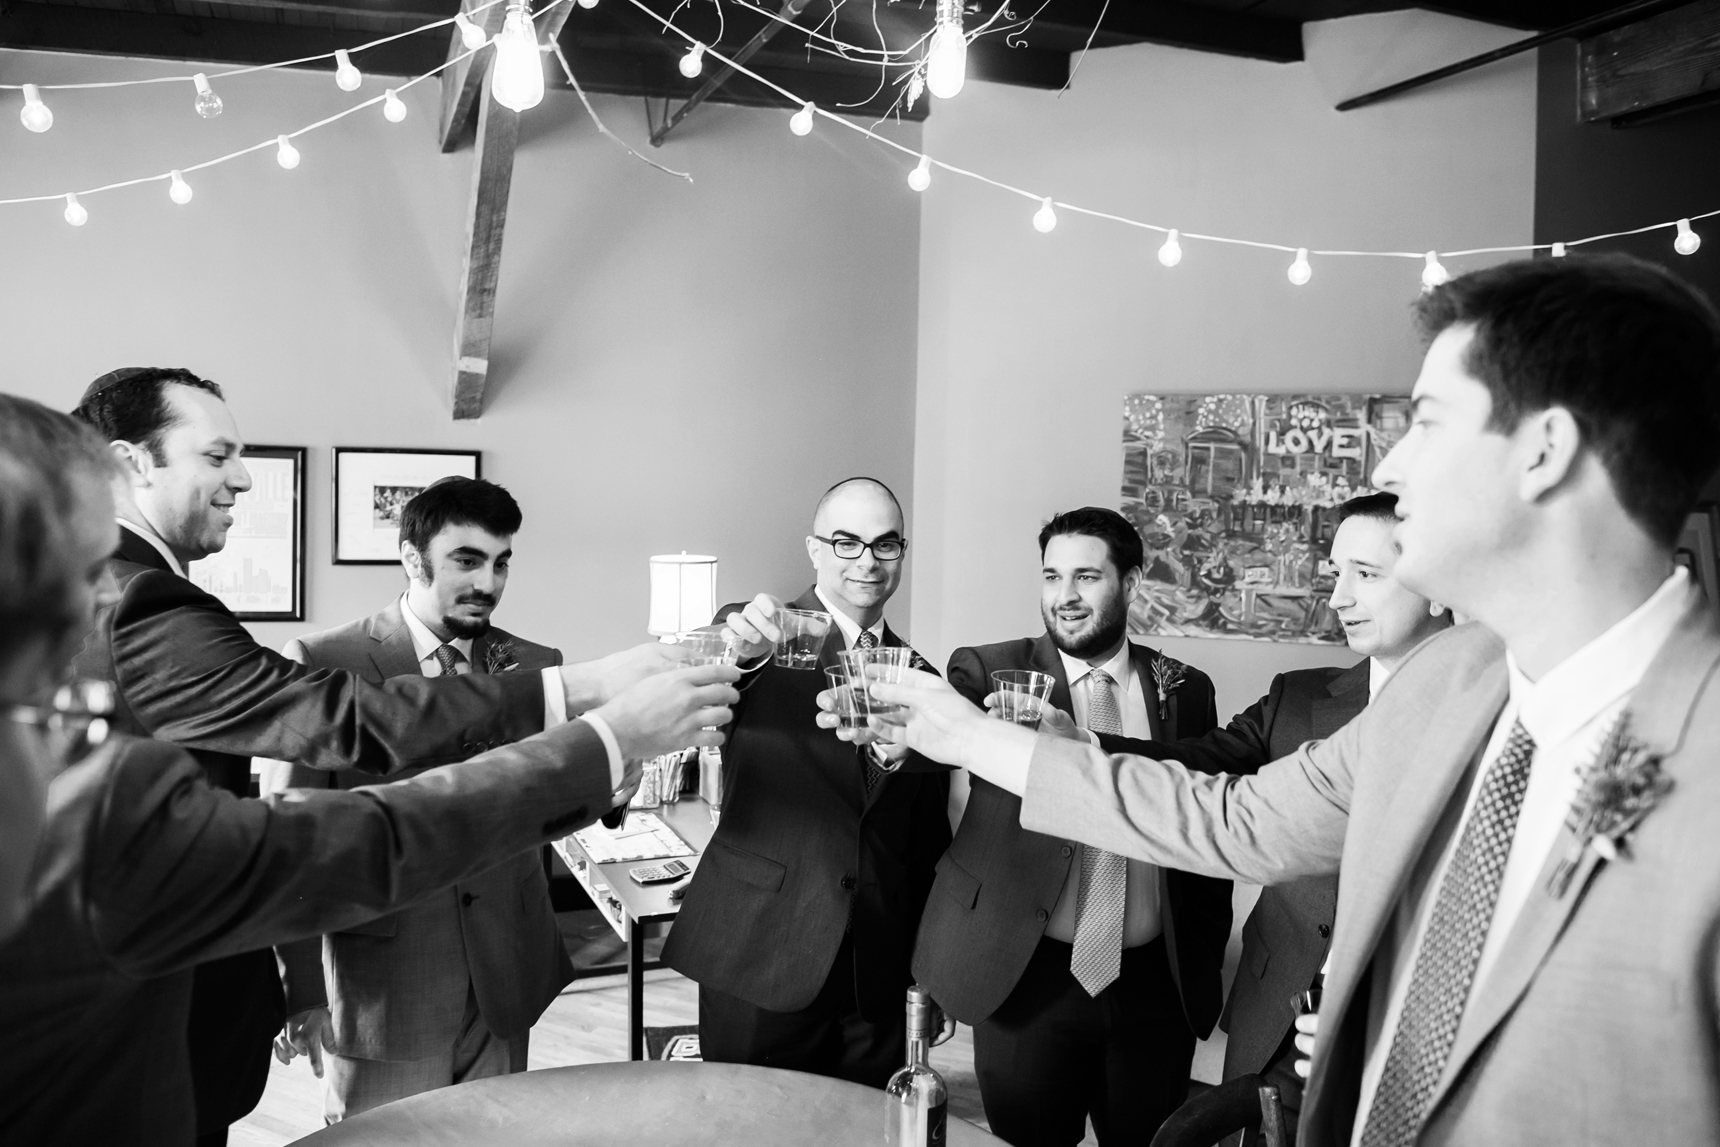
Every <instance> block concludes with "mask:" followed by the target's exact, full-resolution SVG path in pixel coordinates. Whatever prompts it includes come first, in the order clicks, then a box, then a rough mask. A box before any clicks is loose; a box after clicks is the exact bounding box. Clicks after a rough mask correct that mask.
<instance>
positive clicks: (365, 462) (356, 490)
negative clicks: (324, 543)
mask: <svg viewBox="0 0 1720 1147" xmlns="http://www.w3.org/2000/svg"><path fill="white" fill-rule="evenodd" d="M455 475H457V476H459V477H462V478H478V477H482V474H480V472H479V457H478V451H476V450H396V449H387V448H383V447H359V446H336V447H335V448H334V564H335V565H337V566H349V565H358V566H375V565H393V564H394V563H395V562H398V561H399V560H400V511H401V508H402V507H404V506H405V505H406V503H407V502H410V501H411V500H412V499H413V497H414V496H416V495H417V494H418V492H419V491H420V490H422V489H424V487H426V486H428V485H429V484H430V483H432V482H434V481H436V479H438V478H447V477H450V476H455Z"/></svg>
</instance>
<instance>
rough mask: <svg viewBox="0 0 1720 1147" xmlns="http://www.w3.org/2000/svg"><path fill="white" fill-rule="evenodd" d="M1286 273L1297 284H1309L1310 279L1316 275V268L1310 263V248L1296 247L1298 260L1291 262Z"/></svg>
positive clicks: (1301, 285)
mask: <svg viewBox="0 0 1720 1147" xmlns="http://www.w3.org/2000/svg"><path fill="white" fill-rule="evenodd" d="M1285 275H1286V276H1288V277H1289V279H1290V281H1291V282H1292V283H1294V284H1295V285H1296V286H1298V287H1303V286H1307V284H1308V280H1309V279H1311V278H1313V277H1314V268H1312V267H1310V266H1309V265H1308V248H1306V247H1298V248H1296V261H1295V262H1294V263H1291V264H1290V269H1289V270H1288V271H1286V272H1285Z"/></svg>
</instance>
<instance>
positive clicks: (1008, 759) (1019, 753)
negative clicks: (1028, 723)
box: [962, 717, 1039, 796]
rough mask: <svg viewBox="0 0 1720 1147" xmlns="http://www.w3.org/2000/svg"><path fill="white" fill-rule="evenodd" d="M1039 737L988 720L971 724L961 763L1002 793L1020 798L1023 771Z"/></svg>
mask: <svg viewBox="0 0 1720 1147" xmlns="http://www.w3.org/2000/svg"><path fill="white" fill-rule="evenodd" d="M1038 743H1039V736H1038V734H1036V733H1033V732H1030V731H1028V730H1027V729H1024V728H1022V727H1021V726H1020V725H1016V724H1013V723H1011V722H1009V721H999V720H997V719H996V718H991V717H988V718H986V719H985V720H984V721H976V722H975V723H974V735H973V736H972V737H971V738H970V739H969V741H968V744H967V751H966V752H965V753H964V754H963V760H962V764H963V765H965V766H966V767H967V769H968V771H969V772H971V773H973V774H974V775H975V776H977V777H981V778H983V779H984V780H988V781H990V782H991V783H992V784H994V785H996V786H997V787H998V788H1000V789H1003V790H1004V791H1005V792H1010V793H1014V794H1015V795H1016V796H1021V795H1022V794H1023V793H1025V792H1026V791H1027V769H1028V766H1029V765H1031V764H1032V763H1033V749H1034V746H1035V745H1037V744H1038Z"/></svg>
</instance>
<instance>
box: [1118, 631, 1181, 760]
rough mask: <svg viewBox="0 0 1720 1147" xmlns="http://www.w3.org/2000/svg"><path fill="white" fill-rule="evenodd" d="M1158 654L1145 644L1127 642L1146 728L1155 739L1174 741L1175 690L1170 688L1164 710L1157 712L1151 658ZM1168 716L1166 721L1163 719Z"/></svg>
mask: <svg viewBox="0 0 1720 1147" xmlns="http://www.w3.org/2000/svg"><path fill="white" fill-rule="evenodd" d="M1158 656H1159V653H1158V651H1157V650H1155V649H1150V648H1148V647H1147V646H1145V645H1136V644H1135V643H1134V642H1133V641H1131V642H1129V661H1130V663H1131V664H1132V665H1134V667H1135V683H1136V684H1137V685H1139V686H1140V689H1141V702H1142V704H1144V705H1146V707H1147V728H1149V729H1151V730H1152V733H1153V737H1152V739H1153V740H1155V741H1174V740H1176V738H1177V734H1176V716H1177V710H1176V704H1177V695H1176V690H1174V689H1173V690H1171V693H1170V696H1169V697H1167V698H1165V712H1164V714H1163V715H1161V714H1160V713H1159V684H1158V681H1157V680H1156V679H1155V678H1154V677H1153V660H1154V659H1155V658H1157V657H1158ZM1166 717H1169V718H1170V720H1169V722H1168V723H1167V721H1166V720H1165V718H1166Z"/></svg>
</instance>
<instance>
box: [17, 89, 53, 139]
mask: <svg viewBox="0 0 1720 1147" xmlns="http://www.w3.org/2000/svg"><path fill="white" fill-rule="evenodd" d="M18 119H19V121H20V122H21V123H22V124H23V125H24V126H25V127H27V128H29V129H30V130H31V131H33V132H44V131H47V130H48V129H49V128H51V127H53V126H54V113H53V111H52V110H51V109H50V108H49V107H48V105H47V104H45V103H43V102H42V89H40V88H38V87H37V86H36V85H35V84H25V85H24V106H23V107H21V108H19V109H18Z"/></svg>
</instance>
